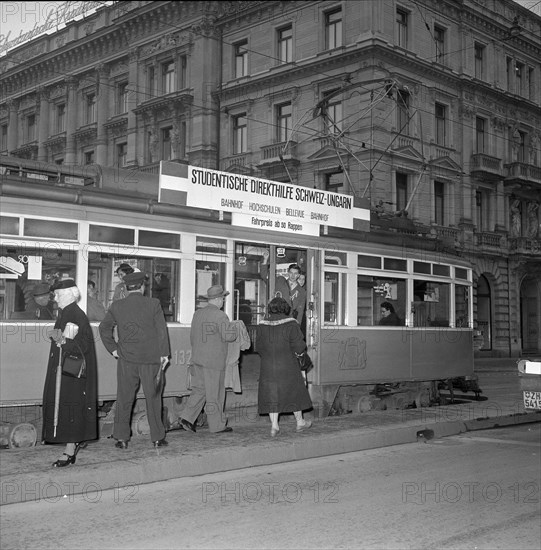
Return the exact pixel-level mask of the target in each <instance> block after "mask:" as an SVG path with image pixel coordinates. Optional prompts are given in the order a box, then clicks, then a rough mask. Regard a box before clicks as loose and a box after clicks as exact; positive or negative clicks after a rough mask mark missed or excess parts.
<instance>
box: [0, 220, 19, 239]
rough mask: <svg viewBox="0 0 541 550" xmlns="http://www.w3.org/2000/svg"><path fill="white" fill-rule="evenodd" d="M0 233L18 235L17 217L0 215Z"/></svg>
mask: <svg viewBox="0 0 541 550" xmlns="http://www.w3.org/2000/svg"><path fill="white" fill-rule="evenodd" d="M0 233H2V235H18V234H19V218H12V217H10V216H0Z"/></svg>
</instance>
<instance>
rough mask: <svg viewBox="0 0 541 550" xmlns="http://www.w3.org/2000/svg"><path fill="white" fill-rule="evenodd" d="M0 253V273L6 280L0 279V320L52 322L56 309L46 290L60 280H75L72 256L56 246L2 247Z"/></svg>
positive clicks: (71, 252)
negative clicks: (0, 258)
mask: <svg viewBox="0 0 541 550" xmlns="http://www.w3.org/2000/svg"><path fill="white" fill-rule="evenodd" d="M0 251H1V255H2V257H3V260H2V264H1V266H0V267H1V272H2V274H3V275H5V276H6V277H7V278H3V277H2V278H0V319H2V320H11V319H16V320H18V321H53V322H54V320H55V317H56V309H57V307H56V304H55V303H54V302H53V300H52V296H51V295H49V294H47V292H46V290H47V287H48V286H51V285H53V284H54V283H55V282H57V281H59V280H61V279H73V278H75V262H76V255H75V253H74V252H73V251H70V250H64V249H62V248H60V247H59V246H47V247H46V248H29V247H24V248H21V249H19V248H18V247H16V246H11V245H10V246H7V245H4V246H2V247H1V249H0ZM36 291H38V292H39V295H38V296H34V293H35V292H36Z"/></svg>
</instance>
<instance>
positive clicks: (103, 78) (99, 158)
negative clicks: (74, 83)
mask: <svg viewBox="0 0 541 550" xmlns="http://www.w3.org/2000/svg"><path fill="white" fill-rule="evenodd" d="M96 73H97V75H96V77H97V84H96V95H97V97H98V105H97V107H98V113H97V138H96V163H97V164H104V165H107V128H106V127H105V123H106V122H107V120H108V119H109V103H110V98H111V92H110V86H109V67H107V65H105V64H100V65H98V66H97V67H96Z"/></svg>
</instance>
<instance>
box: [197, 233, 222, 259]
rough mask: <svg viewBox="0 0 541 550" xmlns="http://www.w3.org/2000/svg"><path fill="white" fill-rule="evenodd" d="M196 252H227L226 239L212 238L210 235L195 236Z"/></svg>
mask: <svg viewBox="0 0 541 550" xmlns="http://www.w3.org/2000/svg"><path fill="white" fill-rule="evenodd" d="M195 250H196V252H206V253H208V254H221V255H223V256H225V255H226V254H227V241H225V240H224V239H213V238H211V237H197V240H196V248H195Z"/></svg>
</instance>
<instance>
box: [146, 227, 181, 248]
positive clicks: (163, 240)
mask: <svg viewBox="0 0 541 550" xmlns="http://www.w3.org/2000/svg"><path fill="white" fill-rule="evenodd" d="M139 245H140V246H149V247H152V248H171V249H173V250H178V249H179V248H180V235H179V234H176V233H161V232H158V231H144V230H143V229H140V230H139Z"/></svg>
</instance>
